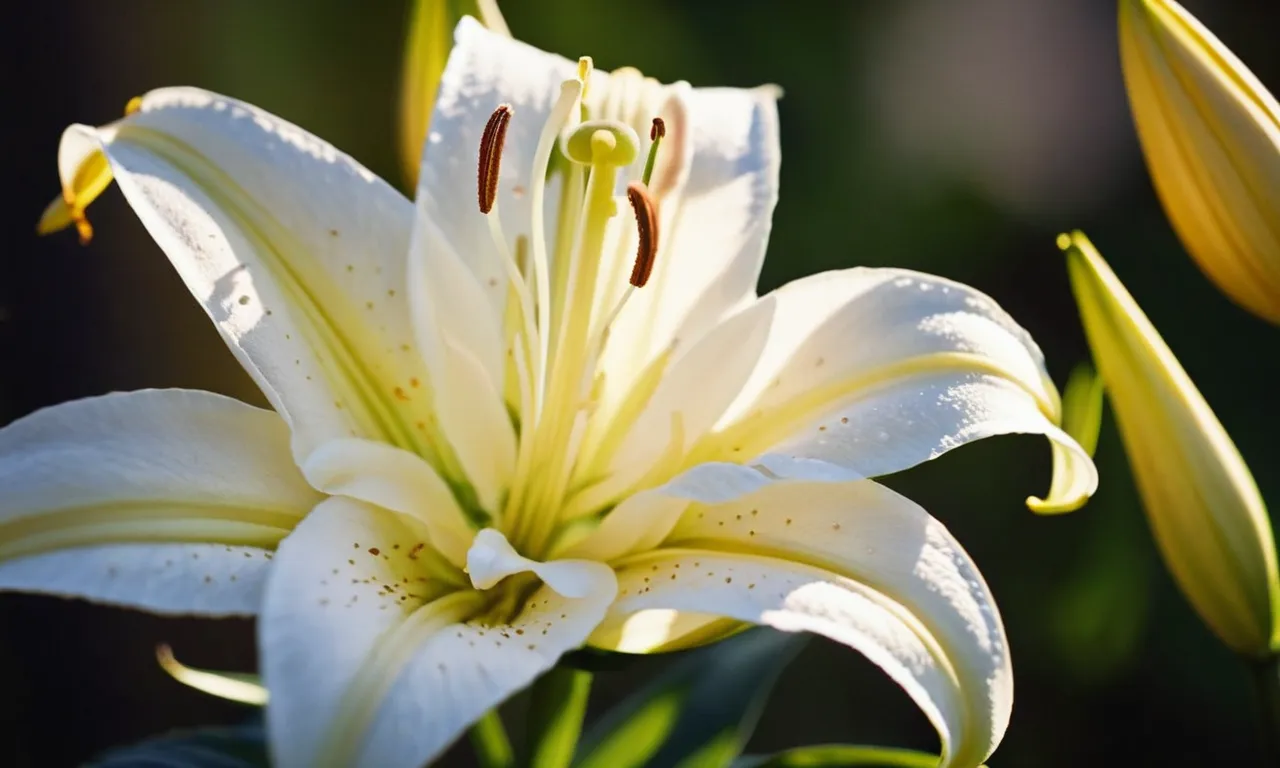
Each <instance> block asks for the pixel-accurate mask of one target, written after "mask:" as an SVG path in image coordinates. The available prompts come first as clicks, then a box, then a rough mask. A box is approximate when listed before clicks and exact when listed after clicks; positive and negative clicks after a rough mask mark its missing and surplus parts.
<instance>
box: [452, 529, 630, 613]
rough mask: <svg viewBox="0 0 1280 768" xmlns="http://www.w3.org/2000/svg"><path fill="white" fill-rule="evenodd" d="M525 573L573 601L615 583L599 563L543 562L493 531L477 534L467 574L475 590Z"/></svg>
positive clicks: (578, 561)
mask: <svg viewBox="0 0 1280 768" xmlns="http://www.w3.org/2000/svg"><path fill="white" fill-rule="evenodd" d="M525 572H529V573H532V574H534V575H535V576H537V577H538V578H539V579H541V580H542V582H543V583H544V584H546V585H547V586H548V587H550V588H551V589H553V590H555V592H556V594H559V595H562V596H564V597H572V598H583V597H590V596H592V595H594V594H596V593H598V592H601V591H602V590H603V591H609V590H612V589H613V583H614V580H613V574H612V572H611V571H609V569H608V568H607V567H605V566H603V565H601V564H600V563H596V562H592V561H589V560H553V561H550V562H546V563H540V562H538V561H536V560H530V559H529V558H527V557H524V556H523V555H521V554H520V553H519V552H516V550H515V547H513V546H511V542H509V541H507V537H506V536H503V535H502V533H501V532H499V531H497V530H494V529H493V528H485V529H484V530H483V531H480V532H479V533H477V534H476V539H475V542H474V543H473V544H472V545H471V549H470V551H468V552H467V573H468V574H469V575H470V576H471V584H472V585H473V586H474V587H475V588H476V589H489V588H490V587H493V586H494V585H496V584H497V583H498V582H500V581H502V580H503V579H505V578H506V577H508V576H514V575H515V574H517V573H525Z"/></svg>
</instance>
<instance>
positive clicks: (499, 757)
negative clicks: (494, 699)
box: [471, 709, 516, 768]
mask: <svg viewBox="0 0 1280 768" xmlns="http://www.w3.org/2000/svg"><path fill="white" fill-rule="evenodd" d="M471 746H473V747H475V750H476V758H477V759H478V760H479V761H480V768H511V767H512V766H513V765H515V762H516V756H515V752H514V751H512V749H511V739H509V738H507V729H506V728H505V727H503V725H502V718H501V717H499V716H498V710H496V709H491V710H489V711H488V712H486V713H485V715H484V717H482V718H480V719H479V720H477V721H476V724H475V725H473V726H471Z"/></svg>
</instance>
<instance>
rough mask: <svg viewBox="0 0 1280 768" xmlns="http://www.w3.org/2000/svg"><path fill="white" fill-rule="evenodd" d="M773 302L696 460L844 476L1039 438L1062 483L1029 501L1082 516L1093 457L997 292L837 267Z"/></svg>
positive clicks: (1091, 486) (782, 473)
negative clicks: (1070, 426) (991, 441)
mask: <svg viewBox="0 0 1280 768" xmlns="http://www.w3.org/2000/svg"><path fill="white" fill-rule="evenodd" d="M771 296H772V297H773V298H774V299H775V300H776V301H777V302H778V308H777V312H776V315H775V320H774V323H773V326H772V328H771V329H770V336H769V339H768V341H767V342H766V345H765V349H764V352H763V353H762V354H761V357H760V363H759V365H758V366H757V367H756V370H755V371H754V372H753V374H752V375H751V378H750V380H749V381H748V382H747V383H746V385H745V387H744V389H743V393H742V395H741V396H740V398H739V399H738V400H737V401H736V402H735V403H734V405H733V406H732V407H731V408H730V409H729V413H728V414H726V416H725V418H724V419H722V421H721V423H720V424H719V425H718V426H717V431H718V432H719V434H716V435H714V436H712V437H710V438H709V439H708V440H706V441H704V444H703V445H702V446H699V448H697V449H695V450H694V452H693V456H692V457H691V459H690V463H695V462H698V461H709V460H733V461H739V462H743V463H747V464H751V465H757V466H760V467H763V468H764V469H766V470H768V471H769V472H771V473H773V474H774V475H776V476H778V477H790V478H796V479H810V480H832V481H847V480H857V479H862V478H867V477H875V476H878V475H886V474H890V473H893V472H898V471H900V470H903V469H907V468H909V467H912V466H914V465H916V464H918V463H920V462H923V461H927V460H929V459H933V458H936V457H937V456H939V455H941V454H943V453H945V452H947V451H949V450H951V449H953V448H957V447H959V446H961V445H964V444H966V443H969V442H971V441H974V440H978V439H982V438H985V437H990V436H993V435H1001V434H1009V433H1034V434H1043V435H1046V436H1047V437H1049V439H1050V440H1052V441H1053V442H1054V443H1055V444H1056V445H1057V446H1058V450H1059V452H1060V455H1058V456H1055V459H1058V461H1055V464H1056V468H1057V469H1058V470H1060V471H1061V472H1062V473H1065V479H1063V478H1062V477H1059V478H1057V479H1055V483H1054V487H1053V489H1052V490H1053V493H1052V494H1051V495H1050V496H1049V497H1048V498H1047V499H1045V500H1039V499H1030V500H1028V504H1029V505H1030V506H1031V507H1032V508H1033V509H1035V510H1036V511H1040V512H1059V511H1067V510H1070V509H1075V508H1077V507H1079V506H1080V505H1082V504H1083V503H1084V502H1085V500H1086V499H1087V498H1088V497H1089V495H1091V494H1092V493H1093V491H1094V490H1095V489H1096V487H1097V471H1096V470H1095V468H1094V466H1093V463H1092V461H1091V460H1090V459H1089V456H1088V454H1086V453H1085V452H1084V450H1083V449H1081V448H1080V446H1079V445H1078V444H1077V443H1076V442H1075V441H1074V440H1073V439H1071V437H1069V436H1068V435H1067V434H1066V433H1065V432H1063V431H1062V430H1061V429H1060V428H1059V427H1058V421H1059V420H1060V418H1061V413H1060V412H1061V404H1060V401H1059V397H1058V393H1057V390H1056V389H1055V388H1054V386H1053V383H1052V381H1050V379H1049V376H1048V374H1047V372H1046V371H1045V369H1044V359H1043V355H1042V354H1041V352H1040V349H1039V348H1038V347H1037V346H1036V344H1035V342H1034V341H1032V340H1031V337H1030V336H1029V335H1028V334H1027V333H1026V331H1024V330H1022V328H1020V327H1019V326H1018V325H1017V324H1016V323H1015V322H1014V321H1013V319H1012V318H1010V317H1009V316H1008V315H1007V314H1006V313H1005V312H1004V311H1003V310H1001V309H1000V308H999V307H998V306H997V305H996V304H995V302H994V301H992V300H991V299H990V298H989V297H987V296H985V295H983V294H981V293H979V292H977V291H975V290H973V289H972V288H969V287H968V286H964V285H961V284H959V283H954V282H951V281H949V280H945V279H943V278H939V277H934V276H931V275H925V274H920V273H916V272H909V271H905V270H893V269H850V270H842V271H835V272H826V273H822V274H819V275H814V276H812V277H808V278H804V279H802V280H797V281H795V282H793V283H791V284H789V285H786V286H784V287H782V288H781V289H779V290H778V291H776V292H774V293H773V294H771ZM850 339H853V340H854V341H853V342H850Z"/></svg>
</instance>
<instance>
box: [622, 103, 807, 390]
mask: <svg viewBox="0 0 1280 768" xmlns="http://www.w3.org/2000/svg"><path fill="white" fill-rule="evenodd" d="M780 95H781V92H780V91H779V90H778V89H777V88H776V87H774V86H762V87H759V88H753V89H742V88H693V89H690V90H689V91H688V92H687V93H686V94H685V97H684V98H685V104H686V105H687V109H688V115H687V118H686V123H687V130H688V132H689V136H688V137H687V139H686V141H687V142H688V143H689V144H691V145H692V154H691V162H690V165H689V168H688V170H687V173H688V176H687V179H686V180H685V181H684V184H683V186H682V187H681V188H680V189H678V190H676V192H675V195H674V199H672V200H670V201H667V202H664V203H663V218H662V241H661V242H662V245H661V250H660V251H659V253H658V257H657V263H656V265H655V266H654V270H653V276H652V277H651V278H650V281H649V284H648V285H646V286H645V289H644V290H642V291H637V292H636V295H635V296H633V297H632V299H631V302H629V304H628V306H627V309H626V311H625V312H623V313H622V314H621V315H620V316H619V317H618V320H617V322H616V324H615V327H614V329H613V338H614V340H615V341H616V344H614V346H612V348H611V350H610V352H609V353H607V354H606V355H605V359H604V361H603V364H604V366H605V369H606V370H607V371H608V372H609V375H610V376H611V377H613V378H614V380H615V381H617V382H619V383H625V382H629V381H631V380H632V379H633V378H634V377H635V376H636V375H638V373H639V371H640V370H641V369H642V367H643V366H644V365H646V364H647V363H648V362H649V361H651V360H653V359H654V358H655V357H657V356H658V355H660V354H662V352H663V351H664V350H666V349H668V348H669V347H671V346H672V345H675V344H683V343H688V342H693V341H696V340H697V339H698V338H699V337H700V336H701V335H702V334H703V333H705V332H707V331H708V330H710V329H711V327H712V326H714V325H715V324H716V323H717V322H719V321H720V320H722V319H723V318H725V317H726V316H728V315H730V314H731V313H733V312H734V311H736V310H738V309H740V308H741V307H742V306H743V305H744V304H746V303H747V302H749V301H750V300H752V299H754V298H755V297H756V283H757V282H758V280H759V277H760V268H761V266H762V265H763V264H764V254H765V247H766V246H767V244H768V241H769V232H770V230H771V227H772V222H773V208H774V206H775V205H776V204H777V201H778V174H779V169H780V168H781V163H782V151H781V145H780V143H779V138H778V107H777V100H778V97H779V96H780ZM675 150H677V148H676V147H674V146H672V147H668V146H667V145H666V144H664V145H663V146H662V148H661V149H660V150H659V153H660V154H661V153H663V152H668V151H675Z"/></svg>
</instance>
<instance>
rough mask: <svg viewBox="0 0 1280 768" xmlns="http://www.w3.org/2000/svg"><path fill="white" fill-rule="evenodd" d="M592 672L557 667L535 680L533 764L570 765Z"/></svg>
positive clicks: (531, 717) (538, 766)
mask: <svg viewBox="0 0 1280 768" xmlns="http://www.w3.org/2000/svg"><path fill="white" fill-rule="evenodd" d="M590 694H591V673H590V672H584V671H583V670H580V669H573V668H571V667H564V666H560V667H556V668H554V669H552V670H551V671H550V672H548V673H547V674H545V675H543V676H542V677H541V678H539V679H538V682H537V683H534V686H533V694H532V696H531V697H530V700H529V744H530V750H529V751H530V755H529V766H530V768H568V766H569V764H570V762H572V761H573V754H574V751H575V750H576V748H577V746H578V737H579V736H580V735H581V734H582V718H583V716H584V715H585V714H586V713H587V699H588V698H589V697H590Z"/></svg>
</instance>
